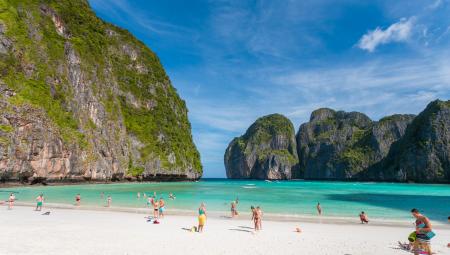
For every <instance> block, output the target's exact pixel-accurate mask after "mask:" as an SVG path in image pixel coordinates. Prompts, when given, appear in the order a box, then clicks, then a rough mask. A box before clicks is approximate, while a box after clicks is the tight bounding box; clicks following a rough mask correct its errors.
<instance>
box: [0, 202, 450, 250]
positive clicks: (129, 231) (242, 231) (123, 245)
mask: <svg viewBox="0 0 450 255" xmlns="http://www.w3.org/2000/svg"><path fill="white" fill-rule="evenodd" d="M46 211H50V212H51V213H50V215H42V213H43V212H46ZM144 216H145V214H140V213H128V212H115V211H104V210H102V211H93V210H77V209H52V208H45V207H44V209H43V211H42V212H35V211H33V208H32V207H28V206H16V207H15V208H14V209H13V210H7V208H6V206H1V207H0V219H1V220H2V226H1V238H0V254H58V255H61V254H184V255H189V254H192V255H194V254H195V255H199V254H352V255H356V254H410V253H408V252H405V251H402V250H398V249H395V248H396V247H397V241H398V240H402V241H405V240H406V238H407V235H408V234H409V233H410V232H411V231H412V230H413V227H412V225H411V226H406V225H404V224H403V225H402V224H400V225H397V226H395V225H393V226H386V225H375V224H369V225H361V224H359V223H358V222H357V219H355V223H347V224H339V225H338V224H330V223H312V222H303V223H302V222H289V221H273V220H271V221H268V220H266V221H263V230H262V231H261V232H259V233H254V231H253V230H252V229H251V227H252V222H251V221H250V219H249V218H248V217H247V216H241V217H240V218H238V219H229V218H226V217H209V218H208V221H207V224H206V226H205V231H204V232H203V233H192V232H189V231H187V230H185V229H183V228H190V227H192V226H194V225H196V224H197V219H196V217H195V216H180V215H168V216H166V217H165V219H163V220H161V224H159V225H156V224H151V223H147V222H146V220H145V219H144ZM296 227H300V228H301V229H302V230H303V232H302V233H300V234H299V233H296V232H294V230H295V228H296ZM435 232H436V233H437V236H436V237H435V238H434V239H433V242H432V245H433V248H434V251H435V252H436V253H437V254H450V248H447V247H446V245H447V243H448V242H450V228H449V226H447V225H445V224H436V226H435Z"/></svg>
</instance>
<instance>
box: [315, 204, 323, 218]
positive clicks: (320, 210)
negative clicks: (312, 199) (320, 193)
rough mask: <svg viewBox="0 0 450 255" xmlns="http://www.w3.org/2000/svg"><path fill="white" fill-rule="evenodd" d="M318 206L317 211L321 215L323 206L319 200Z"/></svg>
mask: <svg viewBox="0 0 450 255" xmlns="http://www.w3.org/2000/svg"><path fill="white" fill-rule="evenodd" d="M316 208H317V213H318V214H319V215H322V207H321V206H320V203H319V202H318V203H317V206H316Z"/></svg>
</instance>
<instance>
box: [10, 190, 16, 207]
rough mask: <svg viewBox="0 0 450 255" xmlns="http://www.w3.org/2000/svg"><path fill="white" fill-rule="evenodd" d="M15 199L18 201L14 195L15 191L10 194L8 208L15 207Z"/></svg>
mask: <svg viewBox="0 0 450 255" xmlns="http://www.w3.org/2000/svg"><path fill="white" fill-rule="evenodd" d="M14 201H16V196H15V195H14V193H11V194H9V199H8V209H9V210H11V209H13V206H14Z"/></svg>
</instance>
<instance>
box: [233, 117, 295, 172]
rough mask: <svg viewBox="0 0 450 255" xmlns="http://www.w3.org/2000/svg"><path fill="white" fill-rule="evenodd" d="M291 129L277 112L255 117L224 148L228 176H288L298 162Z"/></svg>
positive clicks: (285, 119)
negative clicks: (243, 132) (239, 134)
mask: <svg viewBox="0 0 450 255" xmlns="http://www.w3.org/2000/svg"><path fill="white" fill-rule="evenodd" d="M295 144H296V143H295V131H294V126H293V125H292V123H291V121H290V120H289V119H287V118H286V117H284V116H283V115H280V114H272V115H268V116H265V117H262V118H259V119H257V120H256V122H255V123H253V124H252V125H251V126H250V127H249V129H248V130H247V132H246V133H245V134H244V135H243V136H241V137H236V138H234V139H233V141H231V143H230V144H229V145H228V148H227V149H226V152H225V159H224V161H225V168H226V173H227V177H228V178H241V179H246V178H252V179H291V177H292V171H293V169H295V167H296V166H297V164H298V157H297V149H296V145H295Z"/></svg>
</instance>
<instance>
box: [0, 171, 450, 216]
mask: <svg viewBox="0 0 450 255" xmlns="http://www.w3.org/2000/svg"><path fill="white" fill-rule="evenodd" d="M9 191H14V192H17V194H16V197H17V198H18V200H19V201H20V202H34V201H35V198H36V196H37V195H38V194H39V193H44V196H45V199H46V202H48V203H58V204H73V203H74V197H75V195H76V194H77V193H80V194H81V197H82V204H83V205H90V206H99V207H101V206H104V205H105V200H104V199H101V198H100V193H101V192H104V193H105V198H106V196H107V195H111V196H112V200H113V202H112V204H113V207H135V208H144V207H145V203H146V201H145V200H144V199H143V198H142V195H141V199H137V198H136V194H137V192H141V193H142V192H145V193H147V194H153V192H157V196H158V197H160V196H163V197H164V198H165V199H166V202H167V207H168V209H179V210H190V211H195V210H196V209H197V208H198V206H199V204H200V202H202V201H203V202H205V203H206V205H207V208H208V210H209V211H220V212H228V211H229V207H230V202H231V200H233V199H235V198H236V197H239V206H238V210H240V211H244V212H248V211H249V208H250V206H251V205H254V206H257V205H259V206H261V207H262V208H263V210H264V212H266V213H274V214H288V215H315V214H316V209H315V206H316V204H317V202H320V203H321V205H322V208H323V212H324V215H327V216H339V217H342V216H343V217H354V216H355V215H358V213H359V212H360V211H362V210H363V211H366V212H367V213H368V214H369V216H370V217H372V218H380V219H411V216H410V214H409V210H410V209H411V208H413V207H416V208H419V209H421V210H422V211H423V213H424V214H426V215H427V216H428V217H430V218H431V219H433V220H436V221H446V220H447V217H448V216H449V215H450V185H419V184H397V183H350V182H320V181H279V182H270V183H269V182H265V181H247V180H226V179H205V180H201V181H199V182H175V183H120V184H89V185H68V186H35V187H34V186H33V187H30V186H27V187H16V188H2V189H0V197H1V199H2V200H3V199H4V200H6V199H7V198H8V195H9V193H8V192H9ZM170 192H172V193H174V194H175V195H176V197H177V199H176V200H173V201H172V200H169V199H168V194H169V193H170Z"/></svg>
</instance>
